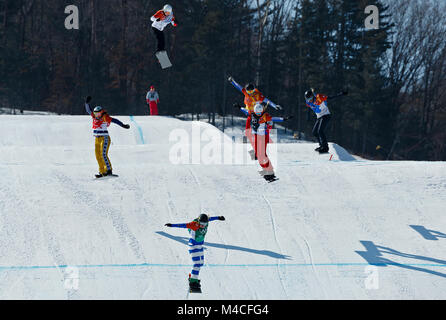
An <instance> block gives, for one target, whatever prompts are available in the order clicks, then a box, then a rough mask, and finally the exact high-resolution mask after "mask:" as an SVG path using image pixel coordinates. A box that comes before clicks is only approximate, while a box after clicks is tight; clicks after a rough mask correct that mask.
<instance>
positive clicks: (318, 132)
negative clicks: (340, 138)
mask: <svg viewBox="0 0 446 320" xmlns="http://www.w3.org/2000/svg"><path fill="white" fill-rule="evenodd" d="M344 95H348V92H347V91H343V92H341V93H339V94H338V95H335V96H331V97H329V96H326V95H323V94H315V93H314V89H311V90H308V91H307V92H305V101H306V103H307V107H309V108H310V109H311V110H313V111H314V113H315V114H316V116H317V120H316V123H315V125H314V128H313V135H314V136H315V137H316V139H317V140H318V142H319V147H318V148H316V149H315V151H318V152H319V153H321V154H322V153H328V151H329V147H328V142H327V137H326V136H325V129H326V128H327V125H328V123H329V122H330V119H331V113H330V110H329V109H328V106H327V101H328V100H333V99H336V98H339V97H341V96H344Z"/></svg>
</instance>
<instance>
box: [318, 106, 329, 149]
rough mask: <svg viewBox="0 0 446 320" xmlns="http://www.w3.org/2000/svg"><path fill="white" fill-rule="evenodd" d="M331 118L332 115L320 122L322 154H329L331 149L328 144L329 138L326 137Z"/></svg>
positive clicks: (324, 117)
mask: <svg viewBox="0 0 446 320" xmlns="http://www.w3.org/2000/svg"><path fill="white" fill-rule="evenodd" d="M330 119H331V116H330V115H326V116H323V117H322V118H321V119H320V120H321V121H320V125H319V137H320V138H319V141H320V144H321V149H320V151H322V152H328V150H329V148H328V142H327V137H326V136H325V129H326V128H327V126H328V123H329V122H330Z"/></svg>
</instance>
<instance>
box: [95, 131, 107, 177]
mask: <svg viewBox="0 0 446 320" xmlns="http://www.w3.org/2000/svg"><path fill="white" fill-rule="evenodd" d="M103 145H104V137H96V139H95V154H96V161H97V162H98V166H99V173H100V174H105V173H106V172H107V169H106V166H105V163H104V158H103V157H102V150H103Z"/></svg>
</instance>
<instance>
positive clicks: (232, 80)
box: [228, 77, 243, 93]
mask: <svg viewBox="0 0 446 320" xmlns="http://www.w3.org/2000/svg"><path fill="white" fill-rule="evenodd" d="M228 81H229V82H230V83H231V84H232V85H233V86H234V87H235V88H236V89H237V90H238V91H240V92H241V93H243V87H242V86H241V85H239V84H238V83H237V81H235V80H234V78H232V77H229V79H228Z"/></svg>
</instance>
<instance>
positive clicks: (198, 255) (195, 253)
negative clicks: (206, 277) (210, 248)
mask: <svg viewBox="0 0 446 320" xmlns="http://www.w3.org/2000/svg"><path fill="white" fill-rule="evenodd" d="M189 253H190V255H191V257H192V262H193V264H194V266H193V268H192V272H191V276H190V278H189V283H199V279H198V277H199V275H200V269H201V267H202V266H203V265H204V249H203V246H201V245H198V246H197V245H196V246H191V247H190V250H189Z"/></svg>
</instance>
